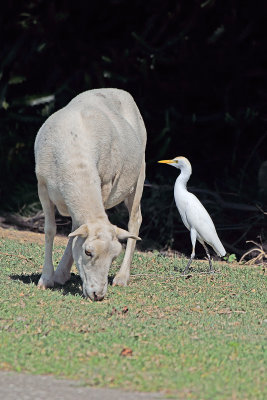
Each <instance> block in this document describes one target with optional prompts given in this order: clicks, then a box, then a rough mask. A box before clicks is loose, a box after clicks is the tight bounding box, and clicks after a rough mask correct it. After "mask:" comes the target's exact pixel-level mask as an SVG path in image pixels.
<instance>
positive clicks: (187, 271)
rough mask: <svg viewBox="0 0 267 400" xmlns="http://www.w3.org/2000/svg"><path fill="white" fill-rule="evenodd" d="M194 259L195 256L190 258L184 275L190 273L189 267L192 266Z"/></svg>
mask: <svg viewBox="0 0 267 400" xmlns="http://www.w3.org/2000/svg"><path fill="white" fill-rule="evenodd" d="M192 261H193V258H190V260H189V261H188V263H187V266H186V267H185V269H184V271H183V272H182V274H181V275H182V276H186V275H188V274H189V267H190V265H191V263H192ZM190 269H191V268H190Z"/></svg>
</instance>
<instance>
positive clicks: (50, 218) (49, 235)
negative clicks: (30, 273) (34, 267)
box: [38, 183, 56, 289]
mask: <svg viewBox="0 0 267 400" xmlns="http://www.w3.org/2000/svg"><path fill="white" fill-rule="evenodd" d="M38 194H39V198H40V201H41V204H42V207H43V211H44V216H45V228H44V230H45V259H44V266H43V272H42V275H41V278H40V279H39V282H38V287H39V288H41V289H47V288H48V287H53V286H54V266H53V257H52V252H53V242H54V237H55V234H56V221H55V206H54V204H53V203H52V201H51V200H50V198H49V195H48V191H47V188H46V185H45V184H42V183H38Z"/></svg>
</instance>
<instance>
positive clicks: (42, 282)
mask: <svg viewBox="0 0 267 400" xmlns="http://www.w3.org/2000/svg"><path fill="white" fill-rule="evenodd" d="M37 286H38V288H39V289H43V290H45V289H48V288H52V287H54V279H53V278H50V279H47V278H45V277H44V276H41V278H40V279H39V282H38V285H37Z"/></svg>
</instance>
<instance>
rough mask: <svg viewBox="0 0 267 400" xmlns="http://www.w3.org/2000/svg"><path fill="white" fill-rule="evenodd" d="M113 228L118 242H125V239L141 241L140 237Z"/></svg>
mask: <svg viewBox="0 0 267 400" xmlns="http://www.w3.org/2000/svg"><path fill="white" fill-rule="evenodd" d="M114 228H115V232H116V236H117V238H118V239H119V240H125V239H129V238H130V239H135V240H142V239H141V238H140V237H138V236H135V235H133V234H132V233H130V232H128V231H126V230H124V229H121V228H118V227H117V226H114Z"/></svg>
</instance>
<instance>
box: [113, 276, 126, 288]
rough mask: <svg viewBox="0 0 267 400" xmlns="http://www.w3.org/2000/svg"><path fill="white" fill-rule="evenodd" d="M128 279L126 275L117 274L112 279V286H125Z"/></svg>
mask: <svg viewBox="0 0 267 400" xmlns="http://www.w3.org/2000/svg"><path fill="white" fill-rule="evenodd" d="M129 279H130V277H129V276H128V275H125V274H120V273H118V274H117V275H116V276H115V278H114V279H113V282H112V286H127V284H128V282H129Z"/></svg>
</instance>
